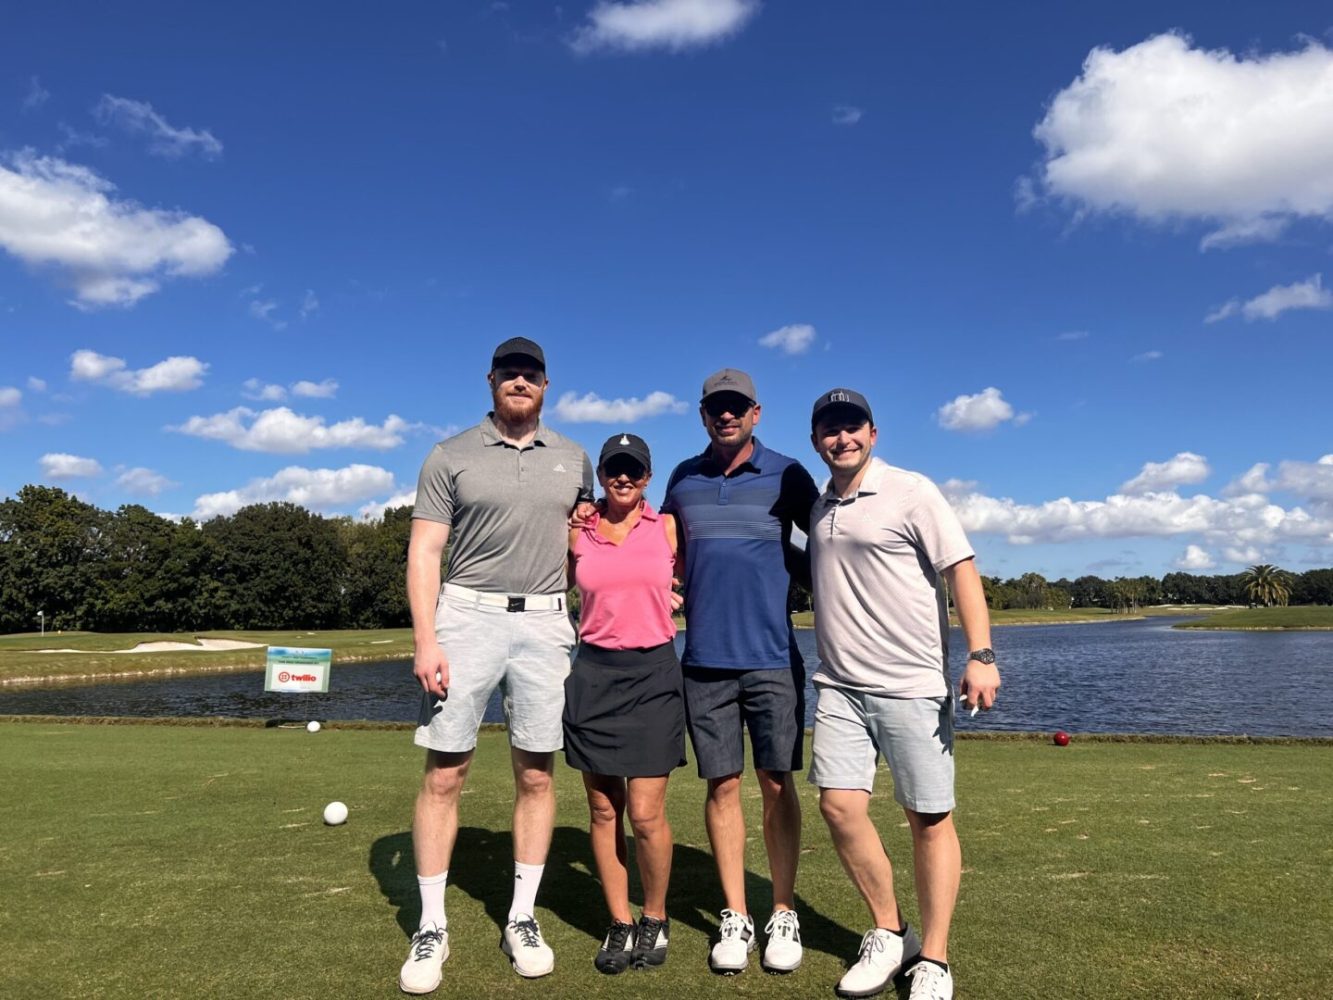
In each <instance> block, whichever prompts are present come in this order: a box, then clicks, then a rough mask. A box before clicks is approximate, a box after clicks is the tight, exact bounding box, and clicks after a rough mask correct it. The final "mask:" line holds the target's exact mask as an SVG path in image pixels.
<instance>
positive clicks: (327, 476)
mask: <svg viewBox="0 0 1333 1000" xmlns="http://www.w3.org/2000/svg"><path fill="white" fill-rule="evenodd" d="M393 489H394V482H393V473H392V472H389V471H388V470H387V469H381V468H379V467H378V466H374V465H349V466H346V467H344V468H341V469H305V468H302V467H300V466H296V465H292V466H288V467H287V468H285V469H282V470H280V471H279V472H278V473H277V474H276V475H273V476H268V477H266V478H262V479H252V480H250V482H248V483H247V484H246V485H244V486H242V487H240V488H239V489H234V490H226V491H223V492H220V493H205V494H203V495H202V496H200V497H199V498H198V499H196V500H195V502H194V513H193V514H192V515H191V516H192V517H194V518H195V520H197V521H207V520H208V519H209V518H213V517H218V516H220V515H228V514H234V513H236V511H238V510H240V509H241V508H242V507H245V506H248V505H250V504H255V503H271V502H273V501H286V502H288V503H294V504H299V505H300V506H302V507H305V508H307V509H309V510H318V511H327V510H336V509H338V508H340V507H345V506H347V505H348V504H355V503H361V502H363V501H366V500H370V499H371V498H372V497H375V496H377V495H383V494H385V493H388V492H391V491H392V490H393Z"/></svg>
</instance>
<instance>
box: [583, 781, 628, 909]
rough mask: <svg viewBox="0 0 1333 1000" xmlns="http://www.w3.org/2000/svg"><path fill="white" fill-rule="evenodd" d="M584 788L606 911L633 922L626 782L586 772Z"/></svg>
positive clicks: (594, 858) (594, 854)
mask: <svg viewBox="0 0 1333 1000" xmlns="http://www.w3.org/2000/svg"><path fill="white" fill-rule="evenodd" d="M583 787H584V789H585V790H586V791H587V793H588V838H589V839H590V840H591V841H592V857H593V861H594V863H595V864H596V865H597V877H598V878H599V879H600V880H601V883H602V896H603V897H604V898H605V899H606V908H607V910H609V911H610V913H611V919H612V920H619V921H620V922H621V923H624V924H628V923H632V922H633V921H632V920H631V918H630V909H629V871H628V868H627V865H628V864H629V849H628V847H626V845H625V779H624V778H613V777H609V776H607V775H605V774H588V773H586V772H585V773H584V775H583ZM640 857H642V855H640ZM640 864H642V860H641V861H640Z"/></svg>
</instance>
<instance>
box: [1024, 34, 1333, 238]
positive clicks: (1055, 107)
mask: <svg viewBox="0 0 1333 1000" xmlns="http://www.w3.org/2000/svg"><path fill="white" fill-rule="evenodd" d="M1033 134H1034V135H1035V136H1036V138H1037V140H1038V141H1039V142H1040V143H1041V144H1042V146H1043V147H1044V148H1045V158H1044V162H1043V163H1042V165H1041V168H1040V170H1039V172H1038V177H1037V181H1036V184H1035V185H1033V184H1031V183H1029V184H1028V185H1027V189H1028V190H1030V191H1034V192H1035V193H1038V194H1044V195H1046V196H1049V197H1052V198H1055V199H1058V200H1062V201H1065V202H1068V203H1070V204H1072V205H1074V206H1075V207H1077V208H1078V209H1079V210H1081V211H1090V212H1125V213H1129V214H1132V215H1135V216H1137V217H1139V218H1142V219H1145V220H1152V221H1166V220H1170V219H1202V220H1208V221H1211V222H1213V223H1215V224H1217V225H1218V226H1219V228H1218V229H1217V230H1216V231H1215V232H1213V233H1211V234H1210V235H1208V236H1206V237H1204V240H1203V243H1202V246H1203V248H1204V249H1209V248H1214V247H1218V248H1220V247H1225V246H1234V245H1236V244H1238V243H1241V242H1248V241H1253V240H1263V239H1273V238H1274V237H1276V236H1277V235H1278V234H1279V233H1280V232H1281V231H1282V228H1283V226H1284V225H1285V224H1286V223H1287V222H1288V221H1289V220H1291V219H1294V218H1298V217H1313V218H1321V219H1333V51H1330V50H1329V49H1328V48H1325V47H1324V46H1323V45H1321V44H1320V43H1319V42H1316V41H1307V42H1306V43H1305V47H1304V48H1302V49H1300V50H1298V51H1294V52H1278V53H1270V54H1261V53H1247V54H1244V55H1234V54H1232V53H1231V52H1228V51H1226V50H1225V49H1216V50H1205V49H1201V48H1195V47H1193V45H1192V43H1191V40H1190V39H1189V38H1188V37H1186V36H1184V35H1180V34H1163V35H1157V36H1155V37H1152V38H1149V39H1147V40H1146V41H1143V42H1140V43H1139V44H1137V45H1133V46H1130V47H1129V48H1127V49H1125V50H1124V51H1122V52H1116V51H1114V50H1112V49H1110V48H1096V49H1093V50H1092V52H1090V53H1089V54H1088V57H1087V59H1086V60H1085V61H1084V64H1083V71H1082V73H1081V74H1080V75H1079V77H1078V78H1077V79H1076V80H1074V82H1072V83H1071V84H1069V85H1068V86H1067V87H1065V88H1064V89H1063V90H1061V91H1060V92H1059V93H1057V94H1056V96H1055V98H1054V99H1053V100H1052V101H1051V103H1050V106H1049V107H1048V108H1047V110H1046V114H1045V117H1043V118H1042V120H1041V122H1040V123H1038V125H1037V126H1036V128H1035V130H1034V133H1033Z"/></svg>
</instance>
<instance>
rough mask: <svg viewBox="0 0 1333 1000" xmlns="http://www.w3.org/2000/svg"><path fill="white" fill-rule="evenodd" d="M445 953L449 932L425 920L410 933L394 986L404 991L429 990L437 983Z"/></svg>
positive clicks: (447, 947) (446, 955)
mask: <svg viewBox="0 0 1333 1000" xmlns="http://www.w3.org/2000/svg"><path fill="white" fill-rule="evenodd" d="M448 957H449V932H448V931H446V930H445V929H444V928H442V927H437V926H436V925H435V924H426V925H425V926H423V927H421V928H420V929H419V930H418V931H417V932H416V933H415V934H413V935H412V947H411V949H410V950H409V951H408V953H407V961H406V962H404V963H403V968H402V971H401V972H399V973H398V988H399V989H400V990H402V991H403V992H404V993H430V992H431V991H432V990H434V989H435V987H437V986H439V985H440V966H442V965H443V964H444V960H445V959H446V958H448Z"/></svg>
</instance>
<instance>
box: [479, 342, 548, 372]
mask: <svg viewBox="0 0 1333 1000" xmlns="http://www.w3.org/2000/svg"><path fill="white" fill-rule="evenodd" d="M509 358H527V359H528V360H530V361H535V362H537V367H538V368H540V369H541V370H542V371H546V355H545V354H543V353H542V349H541V345H540V344H538V343H537V342H536V341H532V340H529V339H528V338H527V337H510V338H509V339H508V340H506V341H505V342H504V343H503V344H501V345H500V346H499V347H497V348H496V349H495V354H494V355H492V356H491V371H495V369H497V368H499V367H500V366H501V365H502V364H503V363H504V362H505V361H507V360H508V359H509Z"/></svg>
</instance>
